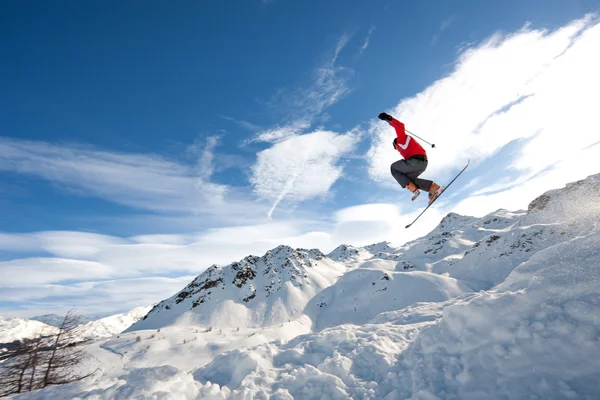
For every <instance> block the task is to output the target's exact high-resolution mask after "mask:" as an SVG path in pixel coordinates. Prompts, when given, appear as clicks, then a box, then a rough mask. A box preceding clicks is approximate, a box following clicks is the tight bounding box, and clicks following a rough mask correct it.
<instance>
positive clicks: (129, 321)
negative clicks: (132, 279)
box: [78, 306, 152, 339]
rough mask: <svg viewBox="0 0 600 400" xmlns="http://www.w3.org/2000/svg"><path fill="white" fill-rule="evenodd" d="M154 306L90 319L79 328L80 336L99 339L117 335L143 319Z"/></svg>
mask: <svg viewBox="0 0 600 400" xmlns="http://www.w3.org/2000/svg"><path fill="white" fill-rule="evenodd" d="M150 309H152V306H145V307H137V308H134V309H133V310H131V311H129V312H126V313H123V314H115V315H111V316H108V317H104V318H100V319H97V320H95V321H90V322H88V323H87V324H84V325H81V326H79V328H78V331H79V336H80V337H82V338H84V339H98V338H103V337H111V336H114V335H117V334H119V333H121V332H123V331H124V330H126V329H127V328H129V327H130V326H131V325H133V324H134V323H136V322H137V321H139V320H140V319H142V318H143V317H144V316H145V315H146V314H147V313H148V311H150Z"/></svg>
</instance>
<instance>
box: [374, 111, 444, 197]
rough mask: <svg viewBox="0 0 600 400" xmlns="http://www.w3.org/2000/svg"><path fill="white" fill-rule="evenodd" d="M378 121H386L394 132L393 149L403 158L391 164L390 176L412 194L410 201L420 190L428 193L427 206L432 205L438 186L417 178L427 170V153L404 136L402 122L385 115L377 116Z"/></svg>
mask: <svg viewBox="0 0 600 400" xmlns="http://www.w3.org/2000/svg"><path fill="white" fill-rule="evenodd" d="M379 119H380V120H382V121H387V123H389V124H390V125H391V126H392V127H394V129H395V130H396V135H397V137H396V138H394V149H396V150H398V151H399V152H400V155H401V156H402V157H403V158H404V160H399V161H396V162H395V163H393V164H392V166H391V172H392V176H393V177H394V179H396V181H398V183H399V184H400V186H402V187H403V188H406V189H408V190H410V191H411V192H412V193H413V197H412V200H415V199H416V198H417V197H418V196H419V194H420V193H421V190H424V191H426V192H429V204H431V203H433V201H434V200H435V199H436V198H437V197H438V196H439V195H440V194H441V193H442V190H441V188H440V185H438V184H437V183H435V182H433V181H430V180H427V179H421V178H419V177H418V176H419V175H421V174H422V173H423V171H425V169H426V168H427V153H426V152H425V150H424V149H423V147H421V145H420V144H419V143H418V142H417V141H416V140H415V139H414V138H412V137H411V136H408V135H407V134H406V131H405V130H404V124H403V123H402V122H400V121H398V120H397V119H395V118H393V117H392V116H391V115H389V114H386V113H381V114H379Z"/></svg>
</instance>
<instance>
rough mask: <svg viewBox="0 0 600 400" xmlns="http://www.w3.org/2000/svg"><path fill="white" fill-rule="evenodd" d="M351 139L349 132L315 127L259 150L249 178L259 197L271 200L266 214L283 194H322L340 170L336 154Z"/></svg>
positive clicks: (293, 197) (346, 149) (298, 197)
mask: <svg viewBox="0 0 600 400" xmlns="http://www.w3.org/2000/svg"><path fill="white" fill-rule="evenodd" d="M355 141H356V135H355V134H353V133H347V134H345V135H337V134H335V133H333V132H328V131H317V132H313V133H310V134H306V135H302V136H293V137H291V138H289V139H287V140H285V141H282V142H279V143H277V144H275V145H274V146H273V147H271V148H269V149H267V150H264V151H262V152H260V153H259V154H258V157H257V162H256V164H255V165H254V166H253V167H252V177H251V179H250V181H251V183H252V185H253V186H254V191H255V193H256V194H257V195H258V196H259V197H260V198H263V199H267V200H271V201H274V203H273V206H272V208H271V211H270V212H269V216H271V215H272V213H273V211H274V210H275V208H276V207H277V206H278V205H279V203H280V202H281V201H282V200H283V199H284V198H287V199H288V200H290V201H302V200H307V199H311V198H314V197H317V196H320V195H324V194H326V193H327V192H328V191H329V189H330V188H331V186H332V185H333V184H334V183H335V181H336V180H337V179H338V178H339V177H340V176H341V174H342V168H341V167H340V166H339V165H337V164H338V162H339V160H340V158H341V157H342V156H343V155H344V154H346V153H348V152H349V151H351V150H352V148H353V146H354V142H355Z"/></svg>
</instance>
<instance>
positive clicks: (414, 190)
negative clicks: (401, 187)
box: [406, 182, 421, 201]
mask: <svg viewBox="0 0 600 400" xmlns="http://www.w3.org/2000/svg"><path fill="white" fill-rule="evenodd" d="M406 188H407V189H408V190H410V191H411V193H412V194H413V197H412V198H411V200H412V201H415V200H416V199H417V197H419V195H420V194H421V191H420V190H419V188H417V186H416V185H415V184H414V183H412V182H408V185H406Z"/></svg>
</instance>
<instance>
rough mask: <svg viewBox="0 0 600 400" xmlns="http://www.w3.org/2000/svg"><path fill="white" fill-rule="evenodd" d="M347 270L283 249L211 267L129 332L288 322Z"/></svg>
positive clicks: (311, 253)
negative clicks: (174, 325) (176, 326)
mask: <svg viewBox="0 0 600 400" xmlns="http://www.w3.org/2000/svg"><path fill="white" fill-rule="evenodd" d="M346 271H347V269H346V267H345V266H344V265H343V264H340V263H337V262H335V261H333V260H331V259H329V258H327V257H326V256H325V255H324V254H322V253H321V252H320V251H318V250H304V249H296V250H294V249H292V248H291V247H288V246H279V247H277V248H275V249H273V250H270V251H268V252H267V253H266V254H265V255H264V256H262V257H257V256H248V257H246V258H244V259H243V260H241V261H239V262H234V263H232V264H230V265H228V266H225V267H223V268H219V267H217V266H216V265H215V266H212V267H210V268H209V269H207V270H206V271H204V272H203V273H202V274H200V275H199V276H198V277H197V278H196V279H194V280H193V281H192V282H191V283H190V284H189V285H187V286H186V287H185V288H184V289H183V290H181V291H180V292H179V293H177V294H175V295H174V296H173V297H171V298H169V299H166V300H164V301H161V302H160V303H158V304H157V305H156V306H155V307H154V308H153V309H152V310H151V311H150V312H149V313H148V314H147V315H146V316H145V317H144V318H143V319H142V320H141V321H138V322H137V323H135V324H133V325H132V326H131V327H130V328H129V329H128V330H127V331H128V332H131V331H135V330H141V329H157V328H162V327H165V326H168V325H172V324H175V323H180V324H186V325H189V324H195V325H199V326H204V327H209V326H212V327H219V328H236V327H257V326H269V325H274V324H279V323H283V322H288V321H290V320H292V319H296V318H298V317H300V316H302V314H303V310H304V307H305V305H306V303H308V301H309V300H310V299H312V298H313V297H314V296H315V295H316V294H317V293H319V292H320V291H321V290H323V289H324V288H326V287H328V286H330V285H331V284H332V283H333V282H335V281H336V280H337V279H338V278H339V277H340V276H341V275H342V274H343V273H344V272H346Z"/></svg>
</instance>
